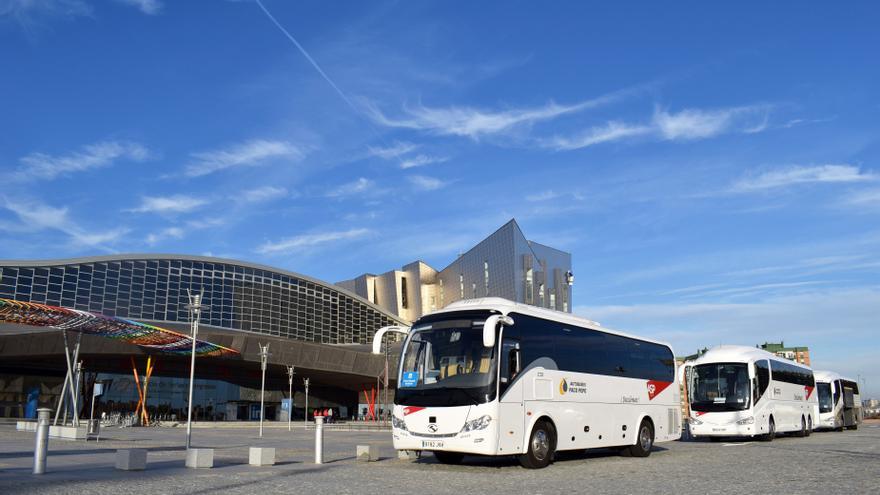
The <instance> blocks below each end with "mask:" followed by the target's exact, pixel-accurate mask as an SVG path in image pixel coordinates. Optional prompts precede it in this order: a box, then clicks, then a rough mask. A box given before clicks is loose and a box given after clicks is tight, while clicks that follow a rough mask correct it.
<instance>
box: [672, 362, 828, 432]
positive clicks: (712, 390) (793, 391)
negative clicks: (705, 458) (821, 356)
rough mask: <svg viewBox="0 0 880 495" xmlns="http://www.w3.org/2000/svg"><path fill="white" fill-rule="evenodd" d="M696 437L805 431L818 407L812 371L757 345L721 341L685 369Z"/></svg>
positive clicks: (692, 423) (690, 421)
mask: <svg viewBox="0 0 880 495" xmlns="http://www.w3.org/2000/svg"><path fill="white" fill-rule="evenodd" d="M686 375H687V377H688V378H687V380H688V402H689V405H690V418H689V421H688V423H689V428H690V433H691V435H692V436H693V437H695V438H700V437H707V438H721V437H760V438H762V439H764V440H773V438H774V437H775V436H776V434H777V433H795V434H797V435H798V436H807V435H809V434H810V432H811V431H812V430H813V426H814V425H815V424H816V421H817V418H816V417H815V412H816V411H817V410H818V401H817V398H816V396H817V394H816V393H815V381H814V378H813V371H812V370H811V369H810V368H809V367H808V366H804V365H801V364H798V363H795V362H793V361H789V360H787V359H785V358H781V357H778V356H776V355H775V354H771V353H769V352H767V351H763V350H761V349H756V348H754V347H745V346H733V345H722V346H718V347H713V348H712V349H709V350H708V351H707V352H706V353H705V354H703V355H702V356H700V357H699V358H697V359H696V360H694V361H693V362H692V363H691V365H690V369H689V370H688V371H687V372H686Z"/></svg>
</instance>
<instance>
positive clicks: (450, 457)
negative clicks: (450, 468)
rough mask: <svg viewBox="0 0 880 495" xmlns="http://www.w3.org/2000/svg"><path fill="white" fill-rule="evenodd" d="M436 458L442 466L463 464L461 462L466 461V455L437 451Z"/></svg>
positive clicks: (435, 452)
mask: <svg viewBox="0 0 880 495" xmlns="http://www.w3.org/2000/svg"><path fill="white" fill-rule="evenodd" d="M434 457H436V458H437V460H438V461H440V463H441V464H461V460H462V459H464V454H459V453H458V452H444V451H442V450H435V451H434Z"/></svg>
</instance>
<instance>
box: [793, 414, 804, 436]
mask: <svg viewBox="0 0 880 495" xmlns="http://www.w3.org/2000/svg"><path fill="white" fill-rule="evenodd" d="M795 436H798V437H801V438H803V437H805V436H807V421H806V420H805V419H804V417H803V416H801V429H800V430H799V431H798V432H797V433H796V434H795Z"/></svg>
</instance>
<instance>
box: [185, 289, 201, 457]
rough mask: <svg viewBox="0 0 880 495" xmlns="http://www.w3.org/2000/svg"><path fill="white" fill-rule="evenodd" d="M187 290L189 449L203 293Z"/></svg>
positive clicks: (187, 436)
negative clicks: (189, 332) (188, 317)
mask: <svg viewBox="0 0 880 495" xmlns="http://www.w3.org/2000/svg"><path fill="white" fill-rule="evenodd" d="M186 292H187V294H188V295H189V305H187V309H189V311H190V316H191V318H192V352H191V353H190V361H189V402H188V403H187V412H186V448H187V450H188V449H189V448H190V446H191V445H192V409H193V382H194V381H195V376H196V338H197V337H198V335H199V318H201V315H202V309H203V306H202V295H201V294H195V295H193V294H192V292H190V291H189V290H187V291H186Z"/></svg>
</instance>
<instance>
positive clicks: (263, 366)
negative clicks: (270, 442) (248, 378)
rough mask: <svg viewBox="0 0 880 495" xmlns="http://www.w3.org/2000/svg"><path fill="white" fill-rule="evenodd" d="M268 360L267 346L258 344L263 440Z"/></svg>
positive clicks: (261, 435) (261, 431) (261, 434)
mask: <svg viewBox="0 0 880 495" xmlns="http://www.w3.org/2000/svg"><path fill="white" fill-rule="evenodd" d="M268 359H269V344H268V343H266V345H263V344H260V368H261V369H262V370H263V379H262V382H261V383H260V438H263V416H264V415H265V412H266V408H265V406H263V403H264V399H265V397H266V361H267V360H268Z"/></svg>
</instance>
